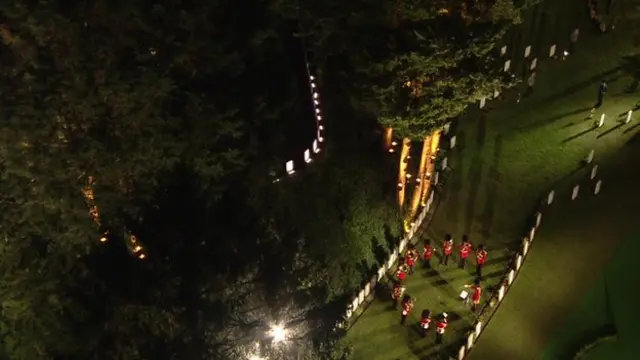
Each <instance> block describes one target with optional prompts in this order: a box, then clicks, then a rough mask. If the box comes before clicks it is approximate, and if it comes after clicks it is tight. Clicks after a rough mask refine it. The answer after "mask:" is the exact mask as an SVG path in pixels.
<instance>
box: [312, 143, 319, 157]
mask: <svg viewBox="0 0 640 360" xmlns="http://www.w3.org/2000/svg"><path fill="white" fill-rule="evenodd" d="M312 148H313V152H314V153H316V154H317V153H319V152H320V147H319V146H318V140H313V146H312Z"/></svg>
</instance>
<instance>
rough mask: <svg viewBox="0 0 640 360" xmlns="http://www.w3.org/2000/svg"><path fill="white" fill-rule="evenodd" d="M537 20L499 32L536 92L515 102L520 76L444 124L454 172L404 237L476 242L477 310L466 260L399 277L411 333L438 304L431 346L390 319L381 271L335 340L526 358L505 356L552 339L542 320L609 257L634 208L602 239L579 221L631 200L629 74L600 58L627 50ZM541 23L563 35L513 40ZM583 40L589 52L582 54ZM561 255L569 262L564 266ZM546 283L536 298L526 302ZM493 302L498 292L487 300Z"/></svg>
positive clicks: (357, 352)
mask: <svg viewBox="0 0 640 360" xmlns="http://www.w3.org/2000/svg"><path fill="white" fill-rule="evenodd" d="M545 4H546V3H545ZM549 4H550V5H549V6H550V7H548V8H546V9H545V11H546V12H547V13H553V12H554V11H555V12H558V14H560V13H562V12H567V11H571V10H572V9H571V7H570V6H567V5H566V4H558V3H551V2H549ZM554 6H555V7H556V8H554ZM535 19H538V18H537V17H536V18H534V19H533V20H532V19H529V20H531V21H533V22H534V23H535V24H534V25H531V27H530V28H528V30H527V31H523V34H516V35H512V36H510V37H508V39H507V40H506V45H505V46H504V47H502V48H500V49H499V52H500V54H501V56H502V57H504V59H505V63H504V70H505V71H510V72H512V73H514V74H516V75H517V76H518V77H520V78H527V77H528V76H529V75H530V74H531V72H533V71H534V70H535V71H536V72H538V73H539V75H538V77H537V80H536V82H535V91H534V92H533V93H531V94H529V95H528V96H527V97H525V98H522V99H521V93H522V92H524V88H525V87H526V86H527V85H530V84H526V83H525V84H520V86H518V87H517V88H514V89H508V90H505V91H503V94H499V93H495V94H490V95H489V96H487V98H486V99H482V100H480V101H479V103H478V104H477V106H474V107H472V108H470V109H469V111H468V112H467V114H466V115H465V117H464V118H463V119H459V121H454V123H453V124H452V125H451V129H450V131H451V133H452V134H455V143H456V146H455V148H454V149H450V150H448V153H447V161H448V167H449V168H450V169H451V171H450V173H449V174H447V176H446V178H444V179H440V180H439V181H440V182H441V184H442V191H441V192H439V193H438V194H436V195H435V198H434V200H433V201H432V204H430V205H431V208H430V209H429V210H430V213H429V214H425V215H423V216H422V218H423V219H427V220H424V221H423V223H422V226H421V227H420V228H419V229H415V236H414V237H413V238H412V240H413V241H414V242H416V243H417V244H419V246H421V244H422V241H424V240H425V239H427V238H430V239H432V241H434V242H435V244H434V245H435V246H436V248H438V249H439V248H440V242H441V240H442V238H443V237H444V235H445V234H447V233H451V234H452V235H453V236H454V240H455V241H456V244H459V239H460V237H461V236H462V234H468V235H469V237H470V239H471V242H472V243H473V244H474V245H478V244H484V245H485V247H486V248H487V250H488V252H489V261H488V264H487V267H486V269H485V279H484V281H483V287H484V288H485V294H486V295H484V296H483V306H484V309H483V311H481V312H479V313H478V314H474V313H472V312H471V311H470V310H469V307H468V306H467V305H465V304H464V303H463V302H462V301H461V300H460V298H459V295H458V294H459V293H460V291H461V289H462V288H463V286H464V285H465V284H469V283H470V282H471V281H472V278H473V276H472V272H473V269H471V266H470V267H469V269H457V268H456V267H455V265H453V266H449V267H447V268H443V267H437V266H436V267H435V270H423V269H417V270H416V274H414V275H411V276H409V277H408V280H407V283H406V287H407V289H408V292H409V294H410V295H411V296H412V297H414V298H415V299H416V307H415V311H414V312H415V313H416V314H415V315H413V318H412V319H410V320H409V322H410V323H412V324H415V325H416V327H417V321H418V320H419V313H420V311H422V309H430V310H431V311H433V312H434V313H439V312H443V311H446V312H447V313H448V314H449V316H450V324H449V328H448V330H447V335H446V336H445V338H444V342H443V344H440V345H437V344H436V343H435V341H434V339H433V338H429V337H427V338H426V339H425V338H421V337H420V336H419V334H418V332H417V331H416V330H415V329H414V328H413V326H406V327H403V326H401V325H400V324H399V313H398V311H397V310H396V311H393V310H391V309H390V304H391V300H390V295H389V289H388V286H385V285H384V284H383V282H384V281H385V280H387V279H386V278H381V279H380V282H379V283H378V285H377V286H376V288H375V289H372V288H370V292H371V295H370V297H371V299H370V301H363V302H362V303H363V304H364V305H363V308H362V309H358V312H359V313H358V315H357V317H356V318H354V319H353V320H352V321H351V322H350V323H349V325H348V326H349V329H348V332H347V337H346V341H347V342H348V343H349V344H350V345H351V346H352V347H353V355H354V358H355V359H396V358H401V359H424V358H436V359H437V358H442V359H448V358H450V357H452V358H457V359H461V358H470V359H487V358H509V359H520V358H529V357H519V356H518V355H516V354H522V353H524V352H529V353H530V354H541V353H542V352H543V351H545V348H546V346H547V345H548V344H549V343H550V339H551V338H552V336H554V334H553V331H552V328H553V326H557V325H558V323H564V322H565V318H566V317H567V314H570V313H571V310H572V309H573V307H574V306H575V303H576V302H579V301H580V299H581V298H582V297H583V294H584V293H585V292H586V291H587V290H588V288H590V287H591V284H593V283H594V277H596V276H597V275H598V274H599V272H600V271H601V269H602V267H603V266H604V265H605V264H606V263H607V261H608V260H609V258H610V255H611V253H612V252H613V250H615V246H614V241H619V240H620V239H621V238H622V237H624V231H625V230H626V231H630V230H629V228H628V226H629V225H628V224H629V222H628V221H627V223H625V224H627V226H621V225H620V224H621V222H622V221H623V220H629V216H631V214H625V213H622V214H621V215H620V216H618V217H616V219H617V220H618V221H613V222H611V223H609V224H608V225H607V226H603V229H605V230H607V231H609V232H610V233H611V234H616V235H611V236H614V237H615V236H618V238H617V239H612V238H610V236H608V235H604V234H603V231H604V230H603V229H593V230H589V227H585V226H580V224H581V223H583V222H584V223H585V224H587V223H589V224H596V223H598V221H597V219H599V216H602V215H605V216H606V220H602V221H600V222H608V221H609V217H612V216H615V215H613V212H611V214H610V210H609V209H612V210H611V211H613V208H615V207H616V205H615V201H623V202H625V203H628V202H630V201H631V199H632V198H633V197H632V196H626V197H625V196H624V194H623V195H622V196H621V195H620V194H619V193H618V192H619V191H622V190H621V189H624V188H626V189H629V188H630V185H629V186H627V184H623V183H621V181H619V180H620V176H621V175H620V174H624V173H625V172H627V173H628V172H629V171H630V170H629V168H625V167H624V166H621V165H622V164H625V163H627V162H629V161H637V159H635V158H634V154H635V153H638V151H637V146H636V145H634V144H635V143H634V142H633V140H634V139H635V138H636V137H637V136H636V134H637V132H638V131H640V129H638V126H639V125H637V124H638V121H639V119H636V118H635V114H634V113H633V109H634V108H635V106H636V101H637V100H636V96H634V94H629V93H628V92H625V90H624V89H625V87H626V86H627V85H628V83H629V81H631V79H630V78H629V76H628V74H626V73H624V72H623V70H622V69H621V67H620V66H619V62H620V59H619V58H616V57H612V56H610V54H612V53H618V52H620V49H630V48H631V42H630V39H626V38H624V37H619V36H618V37H606V36H605V37H603V36H598V35H595V34H594V33H593V32H588V31H583V33H581V34H580V35H579V36H580V38H579V41H577V42H574V37H575V38H578V36H577V35H576V31H574V29H575V28H574V27H573V26H566V24H565V23H557V24H553V23H552V24H550V23H549V22H550V21H551V20H552V19H551V17H550V16H547V17H546V18H545V20H544V21H543V24H541V23H539V22H537V21H534V20H535ZM589 21H590V19H589V18H587V17H585V18H584V19H581V20H579V21H577V23H580V24H582V25H584V26H588V25H589ZM551 22H552V21H551ZM525 23H526V20H525ZM547 27H548V28H551V29H555V30H558V29H561V28H565V29H566V31H565V33H566V34H567V35H566V36H565V39H557V36H554V34H551V31H550V33H546V32H543V33H538V36H536V37H535V38H534V39H533V40H532V41H531V42H530V45H528V44H527V43H526V41H523V39H526V38H527V34H533V33H535V31H533V30H530V29H542V28H547ZM525 28H527V27H525ZM525 33H526V34H525ZM583 43H584V44H589V45H588V46H587V45H582V44H583ZM570 46H571V47H574V49H572V51H571V54H569V52H568V51H567V50H568V49H569V47H570ZM587 47H590V48H597V49H599V50H598V51H597V52H588V51H587ZM539 59H540V60H539ZM603 78H607V79H608V83H609V90H608V95H607V96H608V97H607V99H606V100H605V102H604V104H603V106H602V107H601V108H599V109H598V110H597V112H596V113H595V114H593V115H591V114H590V110H591V108H592V107H593V104H594V102H595V100H596V99H595V94H596V90H597V88H598V84H599V83H600V81H601V80H602V79H603ZM498 95H500V96H501V98H500V99H496V98H498ZM594 122H595V123H594ZM629 144H630V145H629ZM627 145H628V146H627ZM633 146H636V149H635V150H636V151H635V153H634V152H633V151H632V150H633V149H630V147H633ZM621 149H622V150H621ZM621 167H622V170H620V168H621ZM623 177H624V176H623ZM614 188H615V189H614ZM614 190H616V191H617V192H616V193H615V194H610V192H611V191H614ZM616 194H617V196H616ZM430 199H431V198H430ZM636 199H637V198H636ZM636 201H637V200H636ZM605 208H606V209H607V210H603V212H602V213H601V212H599V211H595V210H596V209H605ZM619 208H620V210H623V209H624V208H625V207H624V206H622V205H621V206H619ZM568 214H571V216H568ZM585 219H588V220H585ZM565 220H566V223H565V222H564V221H565ZM591 231H593V235H592V236H591ZM534 238H535V239H536V240H535V241H533V239H534ZM561 239H567V240H570V241H562V240H561ZM527 252H529V254H527ZM592 258H596V259H597V261H595V260H594V261H591V259H592ZM435 263H436V264H437V263H438V260H436V262H435ZM568 263H570V264H572V265H571V266H573V267H570V268H565V267H564V266H565V265H566V264H568ZM573 263H575V264H573ZM550 264H551V265H554V266H557V267H553V266H551V265H550ZM521 269H522V271H520V270H521ZM571 270H574V271H571ZM520 272H522V274H519V273H520ZM564 275H566V276H564ZM505 283H506V284H505ZM512 284H513V288H512V289H511V285H512ZM545 291H546V292H547V293H546V294H547V296H546V297H541V296H532V295H534V294H536V293H538V292H540V294H544V293H545ZM502 297H504V299H506V300H505V301H504V304H501V305H500V306H498V304H499V300H502ZM496 309H497V311H496ZM528 310H532V311H531V312H530V313H529V312H528ZM494 313H495V314H496V315H495V317H493V314H494ZM594 313H595V312H594ZM550 314H555V315H553V316H552V315H550ZM527 321H532V323H531V324H528V323H527ZM479 324H480V325H479ZM516 329H518V330H516ZM519 329H523V331H520V330H519ZM589 330H590V329H589ZM576 332H577V333H580V331H576ZM516 334H518V335H516ZM581 337H583V335H576V338H579V339H578V340H579V341H578V340H575V339H573V340H572V341H570V342H569V344H563V345H558V346H559V347H562V348H563V350H562V351H563V352H573V354H575V353H577V352H578V351H579V349H580V348H582V347H583V345H584V344H582V342H583V340H584V339H583V338H581ZM507 338H508V339H509V341H505V339H507ZM549 346H551V345H549ZM567 349H569V350H567ZM548 351H551V350H548ZM530 356H532V357H531V358H536V357H535V356H534V355H530ZM549 356H551V357H548V359H553V358H554V357H552V355H549ZM572 356H573V355H572Z"/></svg>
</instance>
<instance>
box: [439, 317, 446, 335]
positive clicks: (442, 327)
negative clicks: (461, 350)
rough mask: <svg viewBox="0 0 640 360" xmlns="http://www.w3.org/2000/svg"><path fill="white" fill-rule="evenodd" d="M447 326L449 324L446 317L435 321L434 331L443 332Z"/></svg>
mask: <svg viewBox="0 0 640 360" xmlns="http://www.w3.org/2000/svg"><path fill="white" fill-rule="evenodd" d="M447 326H449V322H448V321H447V319H442V320H440V321H436V332H437V333H438V334H441V335H442V334H444V332H445V330H447Z"/></svg>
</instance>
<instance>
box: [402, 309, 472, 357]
mask: <svg viewBox="0 0 640 360" xmlns="http://www.w3.org/2000/svg"><path fill="white" fill-rule="evenodd" d="M445 312H446V313H447V315H448V317H447V320H448V322H449V324H450V325H451V324H453V323H456V322H458V321H461V320H462V317H461V316H460V315H459V314H458V313H456V312H454V311H445ZM435 315H436V316H440V314H439V313H437V314H435ZM471 330H472V327H471V326H467V327H465V328H464V329H462V330H460V331H459V333H466V332H467V331H471ZM411 331H412V334H410V335H409V336H407V338H406V340H407V347H408V348H409V349H411V352H412V353H413V354H414V355H415V356H417V357H418V358H419V359H438V358H440V356H444V357H442V358H443V359H449V356H451V355H453V354H456V353H455V352H456V351H457V349H459V348H460V346H461V345H462V344H463V340H460V339H459V336H458V335H459V334H458V333H453V332H451V331H447V333H446V334H445V336H444V339H443V340H444V341H443V343H442V344H438V343H437V342H436V332H435V327H432V328H431V329H429V330H428V331H427V334H426V336H425V337H424V338H423V337H422V331H421V329H420V326H419V324H418V322H415V323H414V324H412V326H411ZM423 341H426V342H427V344H425V345H422V346H420V345H421V343H423ZM435 351H437V353H436V354H434V352H435Z"/></svg>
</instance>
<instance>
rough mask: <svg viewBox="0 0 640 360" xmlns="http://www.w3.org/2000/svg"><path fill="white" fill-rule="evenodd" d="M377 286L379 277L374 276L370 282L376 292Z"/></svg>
mask: <svg viewBox="0 0 640 360" xmlns="http://www.w3.org/2000/svg"><path fill="white" fill-rule="evenodd" d="M377 284H378V276H376V275H373V276H372V277H371V281H370V282H369V285H370V286H371V289H372V290H375V288H376V285H377Z"/></svg>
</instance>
